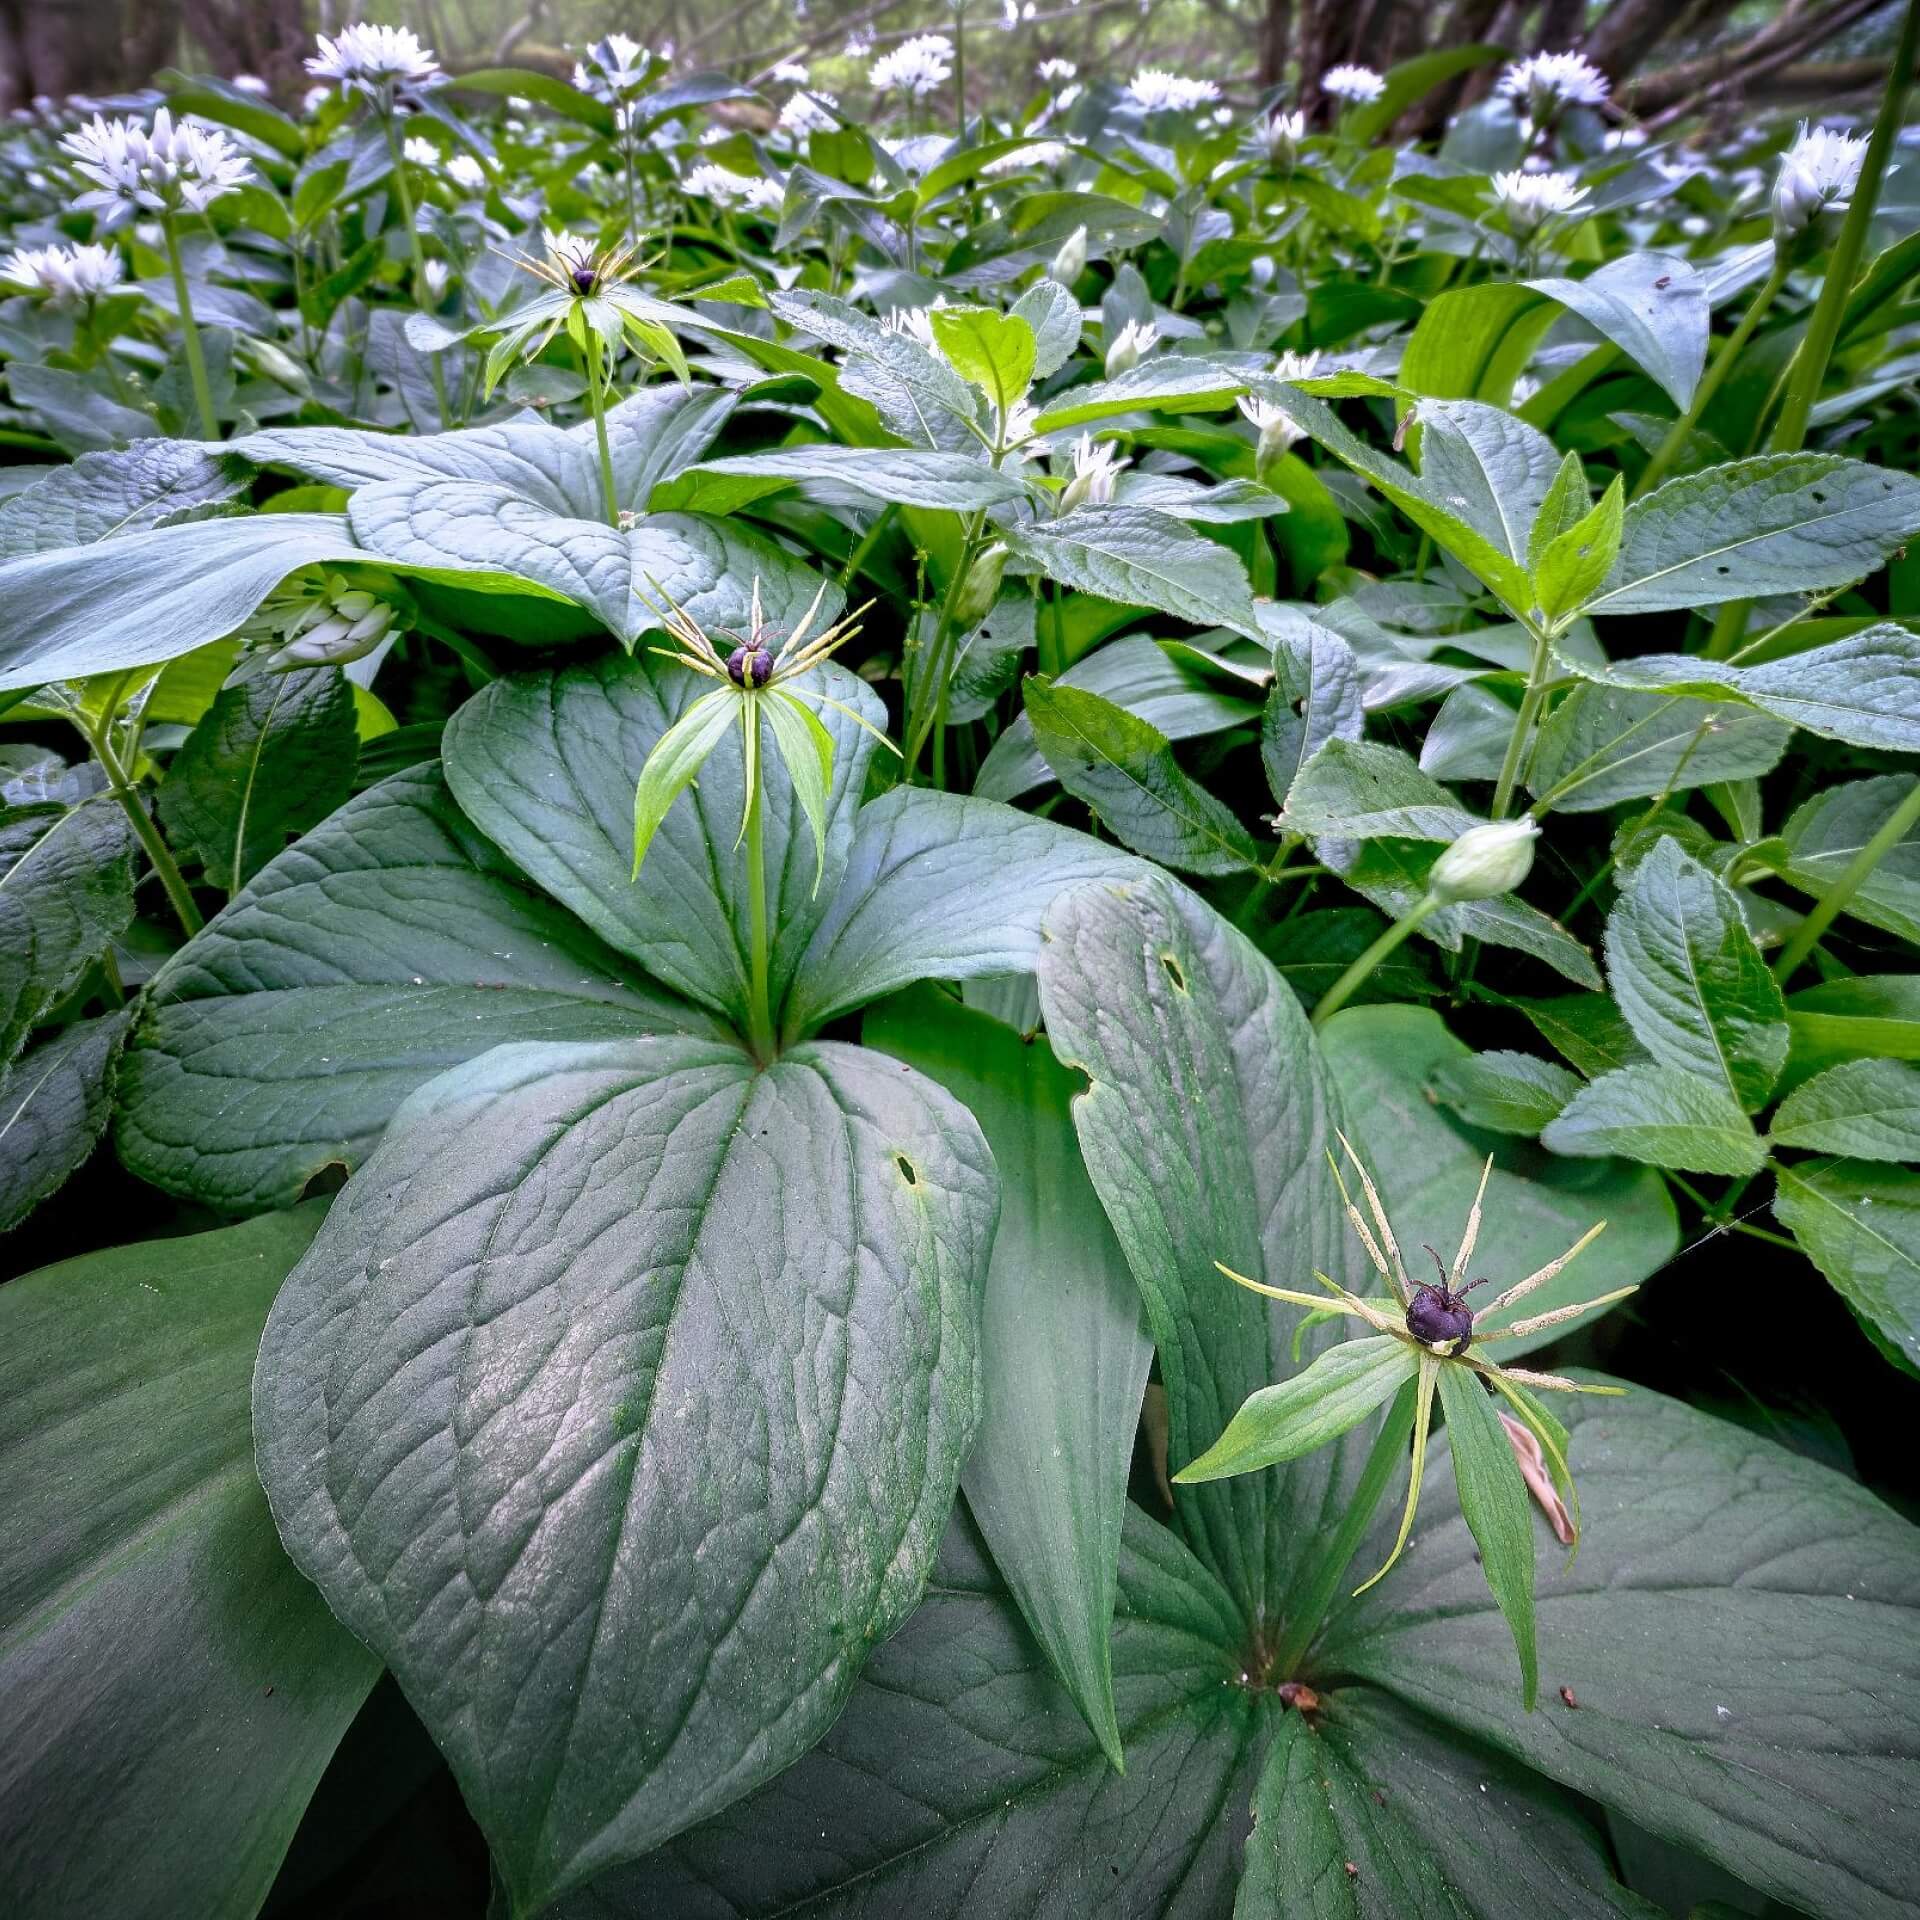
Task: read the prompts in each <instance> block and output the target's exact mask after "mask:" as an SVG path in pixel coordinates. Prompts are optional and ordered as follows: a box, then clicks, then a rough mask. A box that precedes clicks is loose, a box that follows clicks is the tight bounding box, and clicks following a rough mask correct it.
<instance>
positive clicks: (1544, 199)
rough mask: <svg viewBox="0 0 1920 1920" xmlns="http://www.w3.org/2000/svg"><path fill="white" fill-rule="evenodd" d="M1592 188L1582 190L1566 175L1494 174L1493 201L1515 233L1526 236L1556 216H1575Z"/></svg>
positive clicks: (1577, 183)
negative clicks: (1498, 204) (1503, 212)
mask: <svg viewBox="0 0 1920 1920" xmlns="http://www.w3.org/2000/svg"><path fill="white" fill-rule="evenodd" d="M1592 192H1593V189H1592V188H1591V187H1583V186H1581V185H1580V184H1579V182H1578V181H1576V180H1575V179H1574V177H1573V176H1572V174H1570V173H1524V172H1517V171H1516V172H1513V173H1496V174H1495V175H1494V176H1493V193H1494V198H1495V199H1496V200H1497V201H1498V202H1499V203H1500V206H1501V207H1502V209H1504V211H1505V213H1506V216H1507V222H1508V224H1509V225H1510V226H1511V227H1512V228H1513V230H1514V232H1515V233H1518V234H1529V233H1532V232H1533V231H1534V230H1535V228H1537V227H1540V226H1543V225H1544V224H1545V223H1546V222H1547V221H1549V220H1551V219H1554V218H1555V217H1556V216H1558V215H1561V214H1568V213H1577V212H1578V211H1579V210H1580V208H1581V207H1583V206H1584V205H1585V204H1586V202H1587V200H1588V199H1589V198H1590V197H1591V195H1592Z"/></svg>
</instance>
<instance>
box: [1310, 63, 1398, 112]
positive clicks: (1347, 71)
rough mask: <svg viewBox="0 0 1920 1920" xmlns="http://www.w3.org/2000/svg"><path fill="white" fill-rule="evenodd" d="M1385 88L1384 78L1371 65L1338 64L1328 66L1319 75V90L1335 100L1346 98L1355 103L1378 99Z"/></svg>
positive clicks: (1362, 103)
mask: <svg viewBox="0 0 1920 1920" xmlns="http://www.w3.org/2000/svg"><path fill="white" fill-rule="evenodd" d="M1386 90H1387V83H1386V81H1385V79H1384V78H1383V77H1382V76H1381V75H1379V74H1377V73H1375V72H1374V70H1373V69H1372V68H1371V67H1356V66H1340V67H1329V68H1328V69H1327V70H1326V72H1325V73H1323V74H1322V75H1321V76H1320V91H1321V92H1322V93H1324V94H1328V95H1330V96H1331V97H1332V98H1333V99H1335V100H1346V101H1350V102H1353V103H1355V104H1357V105H1365V104H1366V103H1368V102H1369V101H1373V100H1378V99H1379V98H1380V96H1381V95H1382V94H1383V93H1385V92H1386Z"/></svg>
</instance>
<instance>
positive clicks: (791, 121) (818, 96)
mask: <svg viewBox="0 0 1920 1920" xmlns="http://www.w3.org/2000/svg"><path fill="white" fill-rule="evenodd" d="M839 104H840V99H839V96H838V95H837V94H832V93H823V92H821V91H820V89H819V88H817V87H816V88H815V89H814V90H813V92H811V93H796V94H793V95H791V96H790V97H789V98H788V100H787V104H786V105H785V106H784V107H782V108H781V109H780V126H781V130H782V131H783V132H785V133H791V134H794V135H800V134H808V133H825V132H826V131H827V130H828V129H829V128H831V127H835V126H838V125H839V122H838V121H837V120H835V119H834V117H833V115H832V114H830V113H829V112H828V111H827V109H828V108H829V107H837V106H838V105H839Z"/></svg>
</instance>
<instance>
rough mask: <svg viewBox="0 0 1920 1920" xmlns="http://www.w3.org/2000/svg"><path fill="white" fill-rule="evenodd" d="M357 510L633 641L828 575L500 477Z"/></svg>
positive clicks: (795, 614)
mask: <svg viewBox="0 0 1920 1920" xmlns="http://www.w3.org/2000/svg"><path fill="white" fill-rule="evenodd" d="M347 514H348V518H349V519H350V520H351V521H352V523H353V530H354V533H355V534H356V536H357V537H358V538H359V539H360V541H361V542H362V544H363V545H364V546H365V548H366V550H367V552H368V553H369V554H373V555H378V556H380V557H382V558H384V559H387V560H390V561H400V562H404V563H405V564H407V565H408V566H412V567H419V568H425V569H428V570H429V571H441V570H452V571H456V572H457V571H460V570H463V569H472V570H478V569H492V570H494V571H496V572H498V573H502V574H510V575H512V576H513V577H514V578H516V579H518V580H523V581H529V582H531V583H532V584H533V585H535V586H536V587H539V588H541V589H544V590H545V591H547V592H549V593H553V594H557V595H559V596H561V597H562V598H564V599H567V600H572V601H575V602H577V603H578V604H579V605H580V606H583V607H585V608H586V609H587V610H588V612H590V613H591V614H593V615H594V616H595V618H596V619H598V620H600V621H601V622H602V623H603V624H604V625H605V626H606V627H607V629H608V631H609V632H611V633H612V634H613V636H614V637H615V638H616V639H618V640H621V641H624V642H625V643H626V644H627V645H628V646H632V645H633V644H634V642H635V641H637V640H638V639H639V638H640V636H641V635H642V634H644V633H649V632H655V631H658V630H659V628H660V625H661V615H660V613H658V612H656V611H655V608H656V607H664V606H665V604H666V601H667V599H668V597H671V598H672V599H673V600H675V601H677V602H678V603H679V604H680V605H681V606H682V607H684V608H685V609H686V611H687V613H688V614H689V615H690V616H691V617H692V618H693V619H694V620H696V621H698V622H699V624H700V625H701V626H703V627H707V628H713V627H734V628H743V627H745V626H746V625H747V624H748V622H749V620H750V618H751V613H752V594H753V584H754V582H755V580H758V581H759V583H760V595H761V601H762V606H763V610H764V613H765V617H766V619H767V620H768V621H769V622H771V623H772V624H774V625H776V626H780V627H783V628H792V627H793V626H795V625H797V624H798V622H799V620H800V618H801V616H802V615H803V614H804V613H805V612H806V610H807V607H808V606H809V604H810V603H811V602H812V600H813V596H814V594H815V593H816V592H817V591H818V590H819V586H820V581H819V579H818V577H817V576H816V575H815V574H814V573H813V572H812V570H811V569H810V568H807V567H805V566H803V565H802V564H801V563H800V562H799V561H798V560H796V559H795V558H794V557H793V556H792V555H791V554H790V553H788V552H787V550H786V549H785V548H784V547H782V546H780V545H779V544H778V543H777V542H775V541H773V540H772V539H770V538H768V536H767V535H765V534H763V533H760V532H757V531H756V530H754V529H753V528H751V527H747V526H745V525H734V524H732V523H730V522H727V521H721V520H712V519H707V518H704V517H702V516H700V515H698V514H688V513H654V514H644V515H642V516H641V517H640V518H639V519H638V520H637V521H635V523H634V524H633V525H632V526H631V527H618V528H616V527H609V526H607V525H605V524H604V523H602V522H600V521H594V520H583V519H578V518H575V517H571V516H569V515H565V514H559V513H554V512H552V511H550V510H548V509H547V508H545V507H540V506H536V505H534V504H533V503H532V502H531V501H529V500H526V499H523V498H522V497H521V496H520V495H519V494H517V493H515V492H513V491H512V490H511V489H509V488H507V487H504V486H499V485H496V484H494V483H492V482H489V481H477V480H433V481H427V482H418V481H410V480H409V481H387V482H383V483H381V484H379V485H376V486H370V487H363V488H362V489H361V490H360V491H359V492H358V493H356V494H355V495H354V496H353V499H352V500H351V501H350V502H349V503H348V507H347ZM4 586H5V579H4V575H0V590H4ZM843 599H844V596H843V595H841V594H840V592H839V591H838V589H837V588H834V587H831V586H830V587H829V588H828V591H827V598H826V602H825V603H824V604H823V606H822V609H821V613H822V617H823V618H825V619H827V620H832V619H834V618H835V617H836V616H837V615H838V613H839V611H840V607H841V605H842V602H843ZM650 602H651V604H649V603H650Z"/></svg>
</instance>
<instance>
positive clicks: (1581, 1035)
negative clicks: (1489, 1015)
mask: <svg viewBox="0 0 1920 1920" xmlns="http://www.w3.org/2000/svg"><path fill="white" fill-rule="evenodd" d="M1513 1005H1514V1007H1515V1009H1516V1010H1517V1011H1518V1012H1520V1013H1523V1014H1525V1015H1526V1017H1527V1018H1528V1019H1529V1020H1530V1021H1532V1022H1533V1025H1534V1028H1535V1030H1536V1031H1537V1032H1538V1033H1539V1035H1540V1037H1541V1038H1542V1039H1543V1040H1545V1041H1547V1042H1548V1043H1549V1044H1550V1045H1551V1046H1552V1047H1553V1048H1554V1049H1555V1051H1556V1052H1558V1053H1559V1054H1561V1055H1562V1056H1563V1057H1564V1058H1565V1059H1567V1060H1570V1061H1572V1063H1573V1065H1574V1067H1575V1068H1576V1069H1577V1070H1578V1071H1579V1072H1580V1073H1582V1074H1584V1075H1585V1076H1586V1077H1587V1078H1588V1079H1589V1080H1597V1079H1598V1078H1599V1077H1600V1076H1601V1075H1602V1074H1603V1073H1611V1072H1612V1071H1613V1069H1614V1068H1615V1067H1624V1066H1626V1065H1628V1064H1629V1063H1630V1062H1632V1061H1635V1060H1644V1059H1646V1057H1647V1050H1646V1048H1644V1047H1643V1046H1642V1045H1641V1044H1640V1042H1639V1041H1638V1040H1636V1039H1635V1038H1634V1037H1633V1029H1632V1028H1631V1027H1630V1026H1628V1025H1627V1022H1626V1017H1625V1016H1624V1015H1623V1014H1622V1013H1621V1011H1620V1009H1619V1008H1618V1007H1616V1006H1615V1005H1614V1004H1613V1001H1612V999H1611V997H1610V996H1608V995H1607V994H1605V993H1569V994H1566V995H1563V996H1562V997H1561V998H1560V999H1557V1000H1516V1001H1514V1003H1513Z"/></svg>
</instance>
